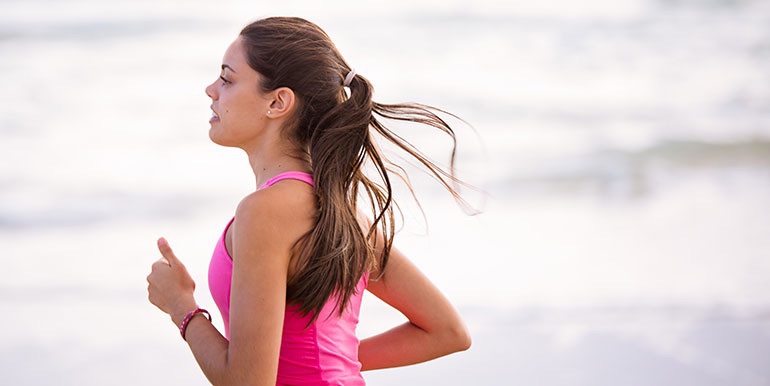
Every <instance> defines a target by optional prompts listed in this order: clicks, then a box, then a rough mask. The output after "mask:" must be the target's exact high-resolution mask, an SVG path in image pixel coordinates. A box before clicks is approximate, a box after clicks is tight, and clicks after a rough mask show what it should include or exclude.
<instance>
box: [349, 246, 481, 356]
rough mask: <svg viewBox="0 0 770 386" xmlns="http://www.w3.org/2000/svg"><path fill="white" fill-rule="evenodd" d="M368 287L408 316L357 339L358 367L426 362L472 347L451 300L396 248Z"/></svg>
mask: <svg viewBox="0 0 770 386" xmlns="http://www.w3.org/2000/svg"><path fill="white" fill-rule="evenodd" d="M380 245H381V244H380ZM367 289H368V290H369V291H370V292H371V293H373V294H374V295H375V296H377V297H378V298H380V299H382V300H383V301H385V302H386V303H387V304H389V305H391V306H392V307H394V308H395V309H397V310H399V311H400V312H401V313H402V314H404V315H405V316H406V317H407V319H408V320H409V321H408V322H407V323H404V324H402V325H400V326H397V327H395V328H393V329H391V330H388V331H386V332H384V333H382V334H379V335H376V336H373V337H370V338H367V339H364V340H362V341H361V344H360V346H359V350H358V359H359V361H360V362H361V365H362V370H374V369H382V368H389V367H397V366H405V365H410V364H415V363H420V362H425V361H428V360H431V359H434V358H438V357H440V356H444V355H447V354H451V353H453V352H457V351H463V350H467V349H468V348H469V347H470V345H471V338H470V335H469V333H468V330H467V329H466V328H465V326H464V324H463V322H462V320H461V318H460V315H459V314H458V313H457V311H456V310H455V309H454V307H453V306H452V304H451V303H450V302H449V300H447V299H446V297H444V295H443V294H442V293H441V291H439V289H438V288H436V286H435V285H433V283H431V282H430V280H429V279H428V278H427V277H426V276H425V275H424V274H423V273H422V272H420V270H419V269H418V268H417V267H416V266H415V265H414V264H412V262H410V261H409V260H408V259H407V258H406V256H404V254H403V253H401V252H400V251H398V250H397V249H396V248H393V249H391V251H390V258H389V261H388V264H387V266H386V267H385V271H384V274H383V275H382V277H381V278H380V279H379V280H370V281H369V285H368V287H367Z"/></svg>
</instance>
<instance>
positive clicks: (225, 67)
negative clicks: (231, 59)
mask: <svg viewBox="0 0 770 386" xmlns="http://www.w3.org/2000/svg"><path fill="white" fill-rule="evenodd" d="M224 69H228V70H230V71H232V72H235V70H233V68H232V67H230V66H228V65H227V64H223V65H222V70H224Z"/></svg>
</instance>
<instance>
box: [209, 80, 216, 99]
mask: <svg viewBox="0 0 770 386" xmlns="http://www.w3.org/2000/svg"><path fill="white" fill-rule="evenodd" d="M214 84H216V82H214V83H212V84H210V85H208V86H206V95H208V97H209V98H211V99H217V98H216V88H215V87H214Z"/></svg>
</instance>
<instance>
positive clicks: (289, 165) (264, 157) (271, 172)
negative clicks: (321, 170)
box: [249, 152, 311, 188]
mask: <svg viewBox="0 0 770 386" xmlns="http://www.w3.org/2000/svg"><path fill="white" fill-rule="evenodd" d="M249 164H250V165H251V170H252V172H254V178H255V182H256V187H257V188H259V187H260V186H262V185H264V183H265V182H267V181H268V180H269V179H271V178H273V177H275V176H277V175H279V174H281V173H284V172H290V171H297V172H305V173H310V172H311V168H310V162H307V161H304V160H301V159H298V158H296V157H292V156H290V155H288V154H287V153H285V152H281V153H280V154H274V155H270V154H265V153H250V154H249Z"/></svg>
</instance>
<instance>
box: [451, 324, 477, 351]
mask: <svg viewBox="0 0 770 386" xmlns="http://www.w3.org/2000/svg"><path fill="white" fill-rule="evenodd" d="M445 339H446V343H447V346H448V348H449V351H450V353H451V352H458V351H465V350H467V349H469V348H470V347H471V343H472V339H471V334H470V332H469V331H468V329H467V328H466V327H465V325H463V324H462V323H461V322H460V323H456V324H454V325H452V326H451V327H449V328H448V329H447V332H446V337H445Z"/></svg>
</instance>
